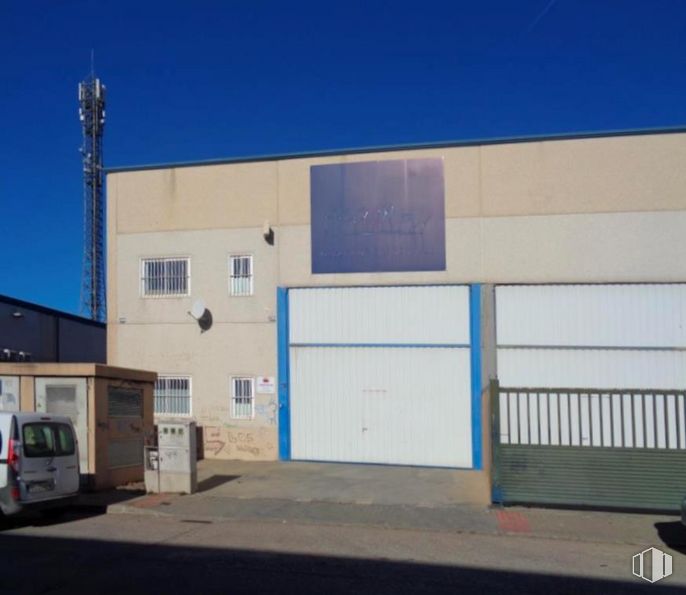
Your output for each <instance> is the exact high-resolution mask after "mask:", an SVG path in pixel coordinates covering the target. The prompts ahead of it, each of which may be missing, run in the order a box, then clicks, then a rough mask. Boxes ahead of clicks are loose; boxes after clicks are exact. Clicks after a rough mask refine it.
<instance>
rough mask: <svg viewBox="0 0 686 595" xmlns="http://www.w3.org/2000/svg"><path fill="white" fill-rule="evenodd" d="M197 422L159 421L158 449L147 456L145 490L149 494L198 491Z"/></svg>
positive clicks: (149, 452)
mask: <svg viewBox="0 0 686 595" xmlns="http://www.w3.org/2000/svg"><path fill="white" fill-rule="evenodd" d="M195 440H196V439H195V422H194V421H191V420H178V419H171V420H159V421H158V422H157V448H148V449H147V450H146V456H145V487H146V490H147V491H148V492H162V493H184V494H192V493H193V492H195V491H196V490H197V486H198V472H197V450H196V442H195Z"/></svg>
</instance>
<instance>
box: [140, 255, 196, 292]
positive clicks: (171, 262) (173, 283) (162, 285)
mask: <svg viewBox="0 0 686 595" xmlns="http://www.w3.org/2000/svg"><path fill="white" fill-rule="evenodd" d="M190 280H191V265H190V259H189V258H145V259H143V260H142V262H141V293H142V294H143V295H144V296H146V297H161V296H175V295H189V294H190Z"/></svg>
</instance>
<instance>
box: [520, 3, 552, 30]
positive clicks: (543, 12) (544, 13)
mask: <svg viewBox="0 0 686 595" xmlns="http://www.w3.org/2000/svg"><path fill="white" fill-rule="evenodd" d="M555 4H557V0H550V2H548V4H547V5H546V7H545V8H544V9H543V10H542V11H541V12H540V14H539V15H538V16H537V17H536V18H535V19H534V20H533V21H531V24H530V25H529V26H528V27H527V29H526V32H527V33H531V32H532V31H533V30H534V27H535V26H536V25H538V23H539V22H540V20H541V19H542V18H543V17H544V16H545V15H547V14H548V11H549V10H550V9H551V8H552V7H553V6H555Z"/></svg>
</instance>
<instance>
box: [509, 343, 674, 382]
mask: <svg viewBox="0 0 686 595" xmlns="http://www.w3.org/2000/svg"><path fill="white" fill-rule="evenodd" d="M498 379H499V380H500V384H501V385H502V386H504V387H536V388H538V387H550V388H608V389H614V388H632V389H667V390H669V389H678V388H680V387H686V352H684V351H645V350H636V351H633V350H632V351H628V350H598V349H594V350H587V349H583V350H582V349H503V348H499V349H498Z"/></svg>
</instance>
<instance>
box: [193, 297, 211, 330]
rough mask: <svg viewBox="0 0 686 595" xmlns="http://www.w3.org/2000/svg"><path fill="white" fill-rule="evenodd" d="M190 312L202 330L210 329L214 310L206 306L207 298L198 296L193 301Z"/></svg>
mask: <svg viewBox="0 0 686 595" xmlns="http://www.w3.org/2000/svg"><path fill="white" fill-rule="evenodd" d="M189 314H190V315H191V316H192V317H193V318H195V320H196V321H197V322H198V326H199V327H200V332H201V333H204V332H205V331H208V330H209V329H210V327H211V326H212V312H210V311H209V310H208V309H207V307H206V306H205V300H203V299H202V298H198V299H197V300H195V301H194V302H193V305H192V306H191V311H190V312H189Z"/></svg>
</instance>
